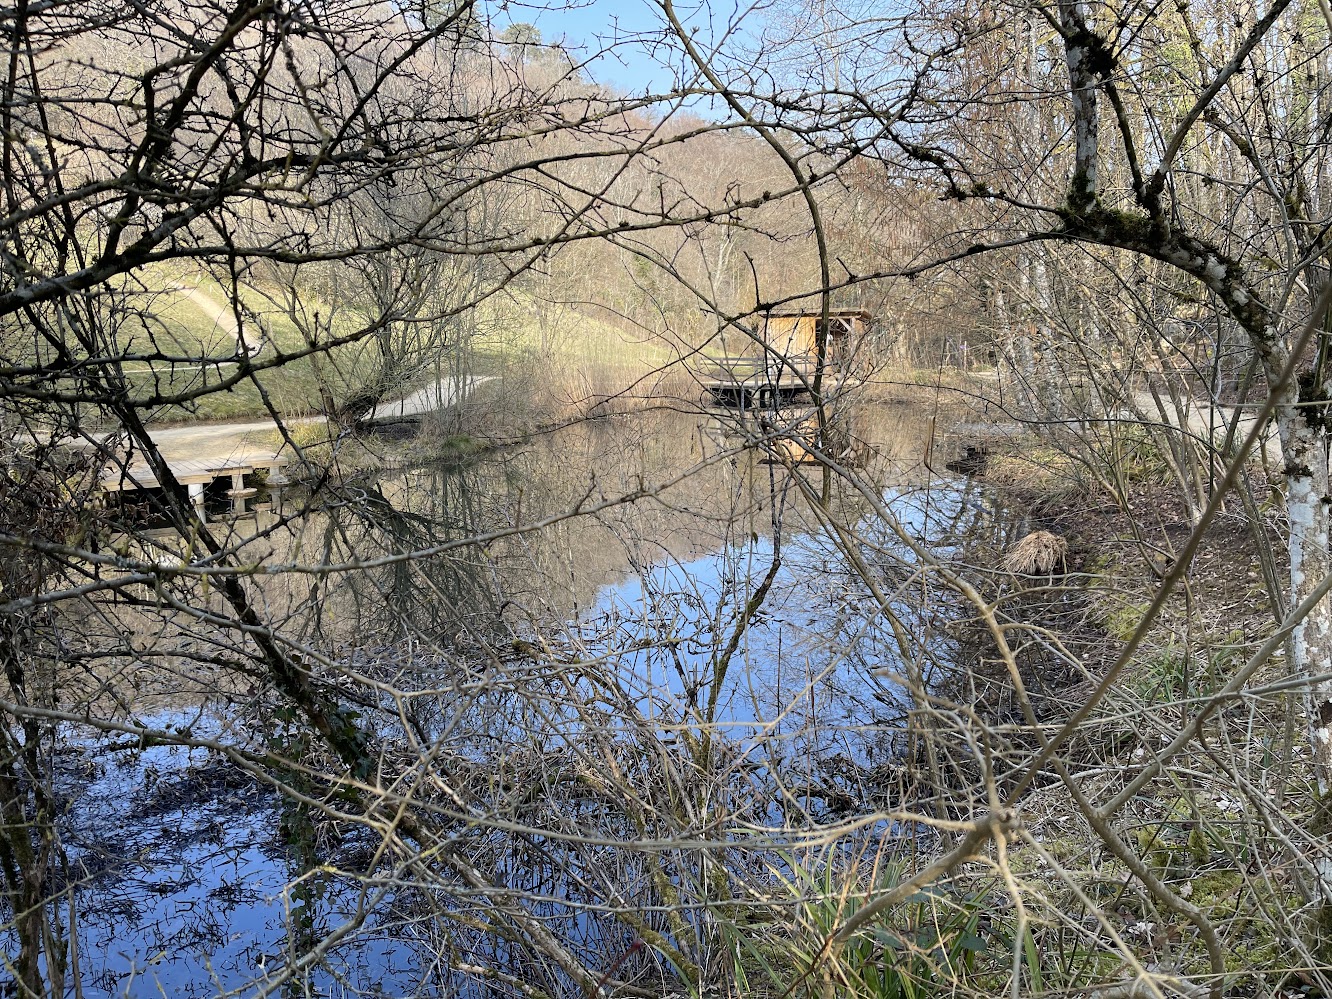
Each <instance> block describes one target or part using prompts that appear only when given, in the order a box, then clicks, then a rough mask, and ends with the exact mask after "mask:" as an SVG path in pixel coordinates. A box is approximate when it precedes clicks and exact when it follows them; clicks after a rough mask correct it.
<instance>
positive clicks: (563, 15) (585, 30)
mask: <svg viewBox="0 0 1332 999" xmlns="http://www.w3.org/2000/svg"><path fill="white" fill-rule="evenodd" d="M714 8H715V16H717V17H721V18H727V17H730V16H733V15H734V12H735V8H734V6H733V5H732V3H729V2H727V3H720V4H712V3H707V2H704V3H700V2H698V0H680V2H678V3H677V13H678V15H679V16H680V17H681V18H682V19H684V20H685V23H686V24H687V25H688V26H689V27H697V28H698V29H699V34H698V37H699V38H700V39H706V38H708V37H710V35H711V32H710V30H709V29H710V23H709V22H710V20H711V18H712V17H713V16H714ZM491 9H492V15H493V20H492V24H493V25H494V29H495V31H496V32H499V31H502V30H504V28H505V27H507V26H508V25H510V24H514V23H521V22H526V23H528V24H533V25H535V26H536V27H537V29H538V30H539V31H540V32H541V37H542V40H543V41H545V42H560V41H563V44H564V45H565V47H566V48H568V49H569V50H570V52H571V54H572V55H574V57H575V58H576V59H586V58H588V57H590V56H591V55H593V54H595V53H597V52H599V51H601V50H602V49H605V48H607V47H608V46H611V45H612V44H614V45H615V48H614V50H613V52H610V53H606V54H604V55H602V56H601V57H600V58H598V59H596V60H594V61H593V62H592V63H591V64H590V65H589V66H588V67H587V73H588V75H589V76H591V77H592V78H593V79H595V80H596V81H597V82H599V83H605V84H608V85H611V86H614V87H617V88H619V89H621V90H625V91H628V92H630V93H642V92H643V91H644V90H649V89H650V90H654V91H658V92H660V91H663V90H669V89H670V88H671V87H672V86H673V85H674V82H675V77H674V74H673V73H672V72H671V71H670V69H669V68H667V67H666V66H663V65H662V62H663V61H670V57H669V56H667V55H666V54H665V52H663V51H660V50H659V53H658V57H656V58H654V56H653V54H652V53H650V52H649V51H648V49H647V47H646V45H645V44H644V41H645V38H644V36H651V35H652V34H653V33H656V34H657V35H658V36H659V35H660V32H661V30H662V26H663V23H664V20H663V16H662V13H661V9H660V8H659V7H658V6H657V5H656V4H655V3H651V2H650V0H568V2H558V0H552V2H550V3H540V2H537V3H515V2H497V3H495V4H494V6H493V7H492V8H491ZM626 39H636V40H632V41H627V40H626ZM677 49H678V46H671V53H672V55H675V56H676V58H678V51H677Z"/></svg>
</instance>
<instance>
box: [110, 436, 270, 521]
mask: <svg viewBox="0 0 1332 999" xmlns="http://www.w3.org/2000/svg"><path fill="white" fill-rule="evenodd" d="M289 461H290V458H289V457H288V456H287V455H282V454H278V453H277V452H276V451H274V450H272V449H271V448H269V449H256V450H245V451H240V452H237V453H234V454H230V455H227V456H224V457H212V458H170V459H168V460H167V465H168V467H169V468H170V469H171V474H172V475H174V476H175V478H176V481H177V482H178V483H180V485H182V486H184V487H185V490H186V494H187V495H188V496H189V499H190V502H191V503H193V504H194V505H195V506H197V507H202V506H203V505H204V503H205V502H206V500H207V499H209V498H210V497H212V498H220V497H225V498H226V499H228V500H230V501H231V503H232V506H233V510H234V511H235V512H238V513H241V512H244V510H245V502H246V500H248V499H250V498H251V497H253V496H255V495H256V494H257V493H258V492H259V487H260V485H261V484H262V485H263V487H264V488H266V489H267V490H269V492H270V493H274V494H279V495H280V493H279V491H280V490H281V488H282V487H283V486H284V485H287V484H288V482H289V480H288V479H286V478H285V477H284V476H283V474H282V470H283V468H284V467H285V466H286V465H287V464H288V462H289ZM259 476H262V482H261V481H260V479H259ZM101 484H102V489H103V490H105V491H106V492H108V493H116V494H124V493H127V492H130V491H141V490H157V489H162V488H163V485H162V483H161V482H159V481H158V480H157V475H156V473H155V472H154V471H153V468H152V466H151V465H149V464H148V462H147V460H145V459H144V458H143V457H142V456H134V457H133V458H131V460H129V461H126V462H124V463H123V464H118V463H113V464H111V465H110V466H109V467H108V468H106V469H105V470H104V471H103V473H102V481H101ZM219 486H221V487H222V489H221V490H219V489H218V487H219ZM277 502H279V500H278V499H277V496H275V497H274V503H275V504H276V503H277Z"/></svg>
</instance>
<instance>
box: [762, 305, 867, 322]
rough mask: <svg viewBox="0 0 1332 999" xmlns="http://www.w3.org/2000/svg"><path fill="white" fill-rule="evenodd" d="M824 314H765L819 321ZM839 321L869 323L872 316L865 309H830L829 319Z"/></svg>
mask: <svg viewBox="0 0 1332 999" xmlns="http://www.w3.org/2000/svg"><path fill="white" fill-rule="evenodd" d="M822 314H823V310H822V309H794V308H785V309H770V310H769V311H768V312H766V313H764V315H765V316H767V318H769V319H803V318H811V319H817V318H818V317H819V316H821V315H822ZM834 317H835V318H838V319H864V320H865V321H866V322H868V321H869V320H870V319H871V318H872V316H871V315H870V313H869V312H867V311H866V310H865V309H829V310H828V318H830V319H831V318H834Z"/></svg>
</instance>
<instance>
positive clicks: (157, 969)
mask: <svg viewBox="0 0 1332 999" xmlns="http://www.w3.org/2000/svg"><path fill="white" fill-rule="evenodd" d="M178 720H182V721H183V720H186V719H184V718H181V719H177V718H175V717H174V716H167V717H157V718H154V719H152V720H151V723H152V724H154V725H159V726H161V725H169V724H171V723H173V722H175V721H178ZM194 720H196V721H197V719H194ZM200 728H201V727H200V726H199V725H197V724H196V725H195V732H196V734H198V733H199V732H200ZM65 738H66V739H67V742H66V744H67V745H71V746H74V747H76V748H77V750H78V752H77V755H76V754H70V755H68V756H65V757H64V758H63V761H62V762H63V768H62V769H63V773H62V775H61V778H60V780H59V785H60V787H61V793H62V794H65V795H67V796H68V797H69V808H68V811H67V812H66V815H65V816H64V819H63V821H62V833H63V839H64V842H65V845H66V847H67V851H68V856H69V860H70V872H71V874H70V876H71V879H72V880H74V881H75V882H76V883H77V882H78V881H79V880H80V879H81V880H82V881H83V884H81V885H79V886H78V887H76V888H75V890H74V902H75V906H76V911H77V914H78V922H79V935H78V939H79V957H80V965H81V967H80V971H81V976H80V977H81V988H82V994H83V995H84V996H86V997H89V999H93V997H110V996H118V997H119V996H163V995H165V996H173V997H175V996H179V997H196V996H197V997H204V996H215V995H219V994H221V993H223V992H225V991H227V990H229V989H235V988H240V987H242V986H245V985H246V984H247V983H253V982H256V981H257V980H260V981H261V980H262V979H263V978H264V976H265V973H267V974H269V975H276V974H278V973H279V972H281V971H282V969H283V966H284V965H285V964H287V962H288V961H291V960H295V959H298V958H299V957H301V956H302V954H303V949H302V948H300V947H299V945H298V944H297V943H296V940H297V939H298V938H297V937H294V936H293V934H292V933H291V932H289V927H290V925H291V923H290V920H289V917H290V914H291V909H292V908H293V907H296V908H298V909H299V907H300V903H299V902H298V901H297V899H295V898H294V897H293V896H292V894H291V891H290V886H291V885H292V883H293V881H294V879H295V878H296V877H297V876H298V873H299V872H298V871H297V870H296V867H295V865H294V862H293V861H292V859H291V857H290V855H289V854H288V853H287V852H286V851H285V849H284V848H283V847H282V846H281V845H280V843H279V839H278V821H279V815H280V812H279V809H278V808H277V806H276V804H275V801H274V799H273V797H272V795H271V794H269V793H268V792H267V791H265V790H264V789H263V788H261V787H259V786H257V785H255V784H254V783H252V782H250V781H248V780H245V779H237V778H236V777H235V776H234V775H233V776H232V777H231V778H229V779H228V778H227V777H226V776H225V773H226V771H225V769H224V768H221V767H218V766H216V765H215V764H216V760H215V759H214V758H210V757H209V755H208V754H207V753H205V752H204V751H202V750H199V749H195V750H193V751H192V752H191V751H190V750H187V749H184V748H180V747H172V746H152V747H148V748H146V749H143V750H139V749H138V748H137V747H133V748H130V749H122V750H116V751H112V750H110V749H109V748H108V747H107V746H106V744H105V743H104V742H94V741H87V740H84V739H81V738H79V737H78V736H77V735H76V734H75V733H74V732H73V731H72V730H70V731H67V732H66V734H65ZM108 819H111V820H112V821H111V822H108ZM324 886H325V887H324V890H323V893H322V897H320V898H319V899H318V900H317V901H316V902H315V904H314V908H313V910H312V911H313V918H314V936H313V937H309V936H306V937H305V939H318V938H319V937H320V936H323V935H324V934H325V933H327V932H330V931H334V930H336V929H337V928H338V927H339V926H340V925H341V924H342V923H343V922H344V921H345V920H346V919H347V918H348V917H349V916H350V915H351V914H352V913H353V912H354V911H355V906H356V901H357V895H356V892H355V890H354V889H353V888H351V887H349V886H348V885H346V884H345V883H341V882H329V881H325V882H324ZM61 909H62V912H61V915H62V917H64V912H63V905H62V906H61ZM382 910H383V907H382V906H381V914H382ZM66 918H67V917H66ZM381 918H382V915H376V914H372V915H371V916H370V918H369V919H368V920H367V924H366V927H364V928H362V929H360V930H358V931H357V933H355V934H354V935H353V936H352V937H351V939H350V940H349V942H347V943H346V944H343V945H340V946H339V947H336V948H334V949H333V950H331V951H330V953H329V955H328V957H327V959H326V960H325V961H324V962H323V963H322V965H321V966H320V967H318V968H317V969H316V970H315V971H314V972H312V973H311V974H310V975H309V983H310V988H311V993H310V994H313V995H322V996H330V995H342V994H347V995H354V994H358V992H364V991H368V992H369V993H370V994H384V995H407V994H414V993H415V992H416V990H417V989H418V988H419V987H420V980H421V972H420V956H419V954H418V953H417V952H416V951H415V949H414V948H413V947H412V945H411V943H410V942H409V941H407V940H404V939H402V936H401V932H399V933H398V934H397V937H398V938H397V939H394V938H393V935H392V934H389V933H384V932H380V931H378V930H377V928H376V927H377V924H378V922H379V920H380V919H381ZM0 945H3V946H4V947H5V949H6V951H7V952H8V953H11V954H13V953H15V952H16V941H15V940H14V939H13V935H12V932H10V933H6V934H0ZM296 982H297V983H299V982H300V979H299V977H298V978H297V980H296ZM295 984H296V983H289V984H288V985H287V986H286V988H288V989H290V988H292V987H293V985H295ZM377 987H378V988H382V990H383V991H382V992H376V988H377ZM275 994H304V992H302V991H301V989H300V988H299V987H297V988H296V992H295V993H290V992H282V991H281V990H279V992H277V993H275Z"/></svg>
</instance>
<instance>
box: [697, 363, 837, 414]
mask: <svg viewBox="0 0 1332 999" xmlns="http://www.w3.org/2000/svg"><path fill="white" fill-rule="evenodd" d="M814 374H815V366H814V364H813V362H812V361H808V360H804V359H797V360H791V359H787V358H780V357H773V356H771V355H764V356H762V357H751V356H741V357H726V356H714V357H705V358H703V359H702V360H700V361H698V362H697V363H696V364H695V365H694V377H695V379H696V380H697V381H698V384H699V385H700V386H701V387H702V388H703V390H704V392H705V393H706V394H707V396H708V398H709V399H710V400H711V401H712V402H714V403H716V404H717V405H719V406H725V407H726V408H728V409H740V410H750V409H777V408H780V407H782V406H789V405H791V404H792V403H795V402H796V401H798V400H799V399H800V398H802V397H804V396H807V395H809V393H810V389H811V387H812V386H813V384H814ZM840 384H841V376H840V374H836V373H832V372H825V373H824V376H823V385H822V390H823V392H824V393H825V394H828V393H832V392H835V391H836V390H837V388H838V387H839V386H840Z"/></svg>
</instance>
